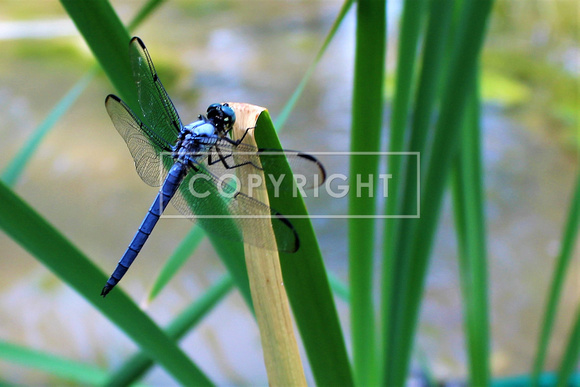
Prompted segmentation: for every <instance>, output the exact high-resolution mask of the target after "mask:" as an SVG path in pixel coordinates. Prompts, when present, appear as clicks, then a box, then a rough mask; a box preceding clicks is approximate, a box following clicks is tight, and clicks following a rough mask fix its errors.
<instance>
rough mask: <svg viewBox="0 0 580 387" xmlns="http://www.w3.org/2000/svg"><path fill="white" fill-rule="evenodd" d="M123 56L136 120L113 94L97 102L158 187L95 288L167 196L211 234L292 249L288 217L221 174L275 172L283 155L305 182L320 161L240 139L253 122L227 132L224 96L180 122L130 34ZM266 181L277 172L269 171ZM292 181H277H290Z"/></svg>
mask: <svg viewBox="0 0 580 387" xmlns="http://www.w3.org/2000/svg"><path fill="white" fill-rule="evenodd" d="M129 57H130V61H131V67H132V72H133V78H134V81H135V84H136V87H137V95H138V103H139V107H140V109H141V114H142V117H143V120H141V119H140V118H139V117H138V116H137V115H136V114H135V113H134V112H133V111H132V110H131V109H130V108H129V106H128V105H127V104H126V103H124V102H123V101H122V100H121V99H120V98H119V97H117V96H116V95H113V94H110V95H108V96H107V98H106V99H105V107H106V109H107V112H108V114H109V116H110V117H111V120H112V122H113V125H114V126H115V128H116V129H117V131H118V132H119V134H120V135H121V137H122V138H123V140H124V141H125V143H126V144H127V147H128V148H129V151H130V153H131V155H132V157H133V160H134V162H135V167H136V169H137V173H138V175H139V176H140V177H141V179H142V180H143V181H144V182H145V183H147V184H148V185H150V186H154V187H158V186H160V187H161V188H160V189H159V192H158V193H157V196H156V197H155V200H154V201H153V204H152V205H151V207H150V208H149V211H148V212H147V214H146V215H145V218H144V219H143V221H142V223H141V225H140V226H139V228H138V230H137V232H136V233H135V236H134V237H133V239H132V241H131V243H130V244H129V247H128V248H127V250H126V251H125V253H124V254H123V256H122V257H121V259H120V261H119V262H118V264H117V266H116V268H115V270H114V271H113V273H112V275H111V276H110V278H109V279H108V281H107V283H106V285H105V286H104V287H103V289H102V291H101V295H102V296H103V297H105V296H106V295H107V294H108V293H109V292H110V291H111V290H112V289H113V288H114V287H115V286H116V285H117V284H118V283H119V281H120V280H121V278H122V277H123V276H124V275H125V273H126V272H127V270H128V269H129V267H130V266H131V264H132V263H133V261H134V260H135V258H136V257H137V255H138V254H139V252H140V251H141V249H142V248H143V246H144V244H145V242H146V241H147V239H148V237H149V235H150V234H151V232H152V231H153V228H154V227H155V225H156V224H157V221H158V220H159V218H160V217H161V215H162V214H163V212H164V211H165V209H166V207H167V205H168V203H169V202H171V203H172V204H173V206H174V207H175V208H176V209H177V210H178V211H179V212H180V213H181V214H183V215H184V216H185V217H187V218H189V219H191V220H192V221H197V222H199V224H200V226H201V227H202V228H203V229H204V230H205V231H206V232H208V233H211V234H213V235H216V236H218V237H221V238H224V239H227V240H233V241H239V242H243V243H247V244H250V245H254V246H257V247H260V248H264V249H268V250H277V251H284V252H289V253H293V252H296V251H297V250H298V248H299V246H300V240H299V237H298V233H297V232H296V229H295V228H294V227H293V225H292V223H291V222H290V221H289V220H288V219H287V218H286V217H285V216H284V215H282V214H281V213H279V212H278V211H276V210H275V209H273V208H271V207H270V206H269V205H267V204H265V203H263V202H261V201H259V200H257V199H254V198H253V197H251V196H250V195H249V194H246V193H244V192H242V190H241V189H240V186H239V185H238V184H239V183H238V182H237V181H235V180H234V181H232V179H231V178H224V177H226V176H227V174H228V173H231V171H233V170H237V168H240V167H245V168H249V169H250V170H256V171H262V170H264V169H267V170H268V171H274V172H276V171H282V170H283V168H284V165H288V164H285V163H289V165H290V166H291V168H292V170H293V171H299V172H300V175H301V176H303V177H304V180H306V183H305V184H303V185H305V186H306V187H307V188H309V187H314V186H317V185H320V184H322V182H323V181H324V177H325V171H324V167H323V166H322V164H321V163H320V162H319V161H318V160H317V159H316V158H315V157H313V156H311V155H309V154H306V153H302V152H296V151H288V150H278V151H270V150H265V149H259V148H256V147H255V146H252V145H249V144H246V143H244V142H243V140H244V138H245V136H246V134H248V132H249V131H250V130H252V129H253V128H248V129H246V131H245V132H244V135H243V136H242V137H241V138H240V139H238V140H233V139H231V138H230V137H229V134H230V132H231V130H232V128H233V126H234V124H235V122H236V115H235V111H234V109H233V108H232V107H231V106H230V105H228V104H227V103H213V104H211V105H209V107H208V108H207V112H206V114H205V115H201V114H200V115H199V116H198V117H197V120H196V121H194V122H192V123H190V124H188V125H183V124H182V122H181V119H180V117H179V114H178V113H177V110H176V109H175V106H174V104H173V102H172V101H171V99H170V98H169V95H168V94H167V92H166V90H165V88H164V87H163V84H162V83H161V80H160V79H159V76H158V75H157V71H156V70H155V67H154V65H153V61H152V60H151V57H150V55H149V52H148V51H147V48H146V47H145V44H144V43H143V41H142V40H141V39H140V38H138V37H134V38H132V39H131V41H130V44H129ZM280 173H281V172H280ZM274 181H279V180H277V177H275V179H274ZM292 184H293V182H292V183H291V184H288V183H286V184H284V185H282V187H283V189H290V188H289V187H292V186H293V185H292ZM263 214H266V215H267V216H263ZM268 227H271V230H273V231H274V234H275V240H273V238H271V237H267V235H268V234H267V233H266V232H264V230H267V229H268ZM269 235H271V233H270V234H269Z"/></svg>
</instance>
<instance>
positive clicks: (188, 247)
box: [146, 225, 205, 303]
mask: <svg viewBox="0 0 580 387" xmlns="http://www.w3.org/2000/svg"><path fill="white" fill-rule="evenodd" d="M204 236H205V233H204V232H203V230H202V229H201V228H200V227H199V226H198V225H194V226H193V227H192V228H191V230H190V231H189V233H188V234H187V235H186V236H185V238H183V240H182V241H181V243H180V244H179V246H177V248H176V249H175V251H174V252H173V254H171V257H169V259H168V260H167V262H166V263H165V264H164V265H163V268H162V269H161V271H160V272H159V275H158V276H157V278H156V280H155V282H154V283H153V286H151V290H150V291H149V295H148V296H147V301H146V302H147V303H150V302H151V301H153V300H154V299H155V297H157V295H158V294H159V292H160V291H161V290H162V289H163V288H164V287H165V285H167V283H168V282H169V281H170V280H171V279H172V278H173V277H174V276H175V274H177V272H178V271H179V269H180V268H181V266H183V264H184V263H185V262H186V261H187V260H188V259H189V257H190V256H191V254H193V252H194V251H195V249H196V248H197V246H199V243H200V242H201V241H202V240H203V237H204Z"/></svg>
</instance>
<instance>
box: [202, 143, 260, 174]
mask: <svg viewBox="0 0 580 387" xmlns="http://www.w3.org/2000/svg"><path fill="white" fill-rule="evenodd" d="M214 148H215V150H216V153H217V155H218V159H217V160H214V159H213V158H212V157H211V154H210V155H209V156H208V158H207V164H208V165H213V164H216V163H218V162H221V163H222V165H223V166H224V167H225V168H226V169H235V168H239V167H243V166H244V165H251V166H253V167H254V168H256V169H259V170H262V169H263V168H262V167H260V166H259V165H256V164H254V163H253V162H252V161H244V162H243V163H239V164H232V165H230V164H228V161H227V159H229V158H231V157H232V156H233V153H230V154H228V155H225V156H224V154H223V153H222V151H221V149H220V148H219V146H217V145H216V146H214Z"/></svg>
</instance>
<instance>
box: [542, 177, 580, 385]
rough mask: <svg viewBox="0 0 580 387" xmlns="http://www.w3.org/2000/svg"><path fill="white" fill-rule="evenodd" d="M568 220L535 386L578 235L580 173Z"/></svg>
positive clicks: (545, 313)
mask: <svg viewBox="0 0 580 387" xmlns="http://www.w3.org/2000/svg"><path fill="white" fill-rule="evenodd" d="M568 214H569V215H568V221H567V222H566V227H565V229H564V234H563V239H562V245H561V247H560V254H558V260H557V262H556V266H555V269H554V274H553V277H552V283H551V286H550V293H549V295H548V301H547V304H546V311H545V312H544V319H543V322H542V328H541V330H540V335H539V338H538V349H537V352H536V358H535V360H534V368H533V370H532V385H534V386H537V385H538V383H539V375H540V373H541V372H542V369H543V368H544V361H545V358H546V352H547V348H548V342H549V341H550V336H551V334H552V329H553V327H554V320H555V318H556V314H557V311H558V303H559V302H560V299H561V295H562V287H563V286H564V281H565V277H566V273H567V272H568V271H569V270H568V268H569V267H570V263H571V261H572V252H573V251H574V246H575V244H576V240H577V239H576V235H578V227H579V226H580V174H579V175H578V177H577V181H576V188H575V190H574V194H573V195H572V199H571V201H570V209H569V211H568Z"/></svg>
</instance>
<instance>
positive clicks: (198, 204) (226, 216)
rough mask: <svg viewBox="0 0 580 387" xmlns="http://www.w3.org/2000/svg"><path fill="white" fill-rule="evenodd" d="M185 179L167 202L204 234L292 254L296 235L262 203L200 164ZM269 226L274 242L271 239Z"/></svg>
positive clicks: (289, 226)
mask: <svg viewBox="0 0 580 387" xmlns="http://www.w3.org/2000/svg"><path fill="white" fill-rule="evenodd" d="M198 169H199V170H198V171H195V170H194V169H192V170H191V171H190V172H189V173H188V175H187V176H186V177H185V179H184V181H183V183H182V184H181V186H180V187H179V190H178V191H177V193H176V194H175V196H174V197H173V200H172V201H171V203H173V205H174V206H175V208H177V210H178V211H179V212H181V213H182V214H183V215H185V216H188V217H191V218H196V219H197V222H199V224H200V226H201V227H202V228H203V229H204V230H205V231H207V232H209V233H212V234H214V235H216V236H219V237H222V238H226V239H229V240H234V241H240V242H244V243H248V244H251V245H254V246H257V247H261V248H264V249H267V250H279V251H285V252H295V251H296V250H298V247H299V241H298V235H297V232H296V230H295V229H294V227H293V226H292V223H290V221H289V220H288V219H287V218H285V217H284V216H283V215H282V214H280V213H279V212H277V211H276V210H274V209H272V208H271V207H269V206H267V205H266V204H264V203H262V202H260V201H258V200H256V199H254V198H251V197H249V196H247V195H245V194H243V193H241V192H239V190H237V189H236V188H235V187H234V186H233V185H232V184H230V183H229V182H228V181H226V180H224V179H220V178H218V177H217V176H215V175H213V174H212V173H210V172H209V171H207V170H205V168H204V167H203V166H201V165H198ZM269 227H272V229H273V231H274V234H275V236H276V240H275V241H274V240H272V238H271V234H270V231H269V230H268V228H269Z"/></svg>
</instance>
